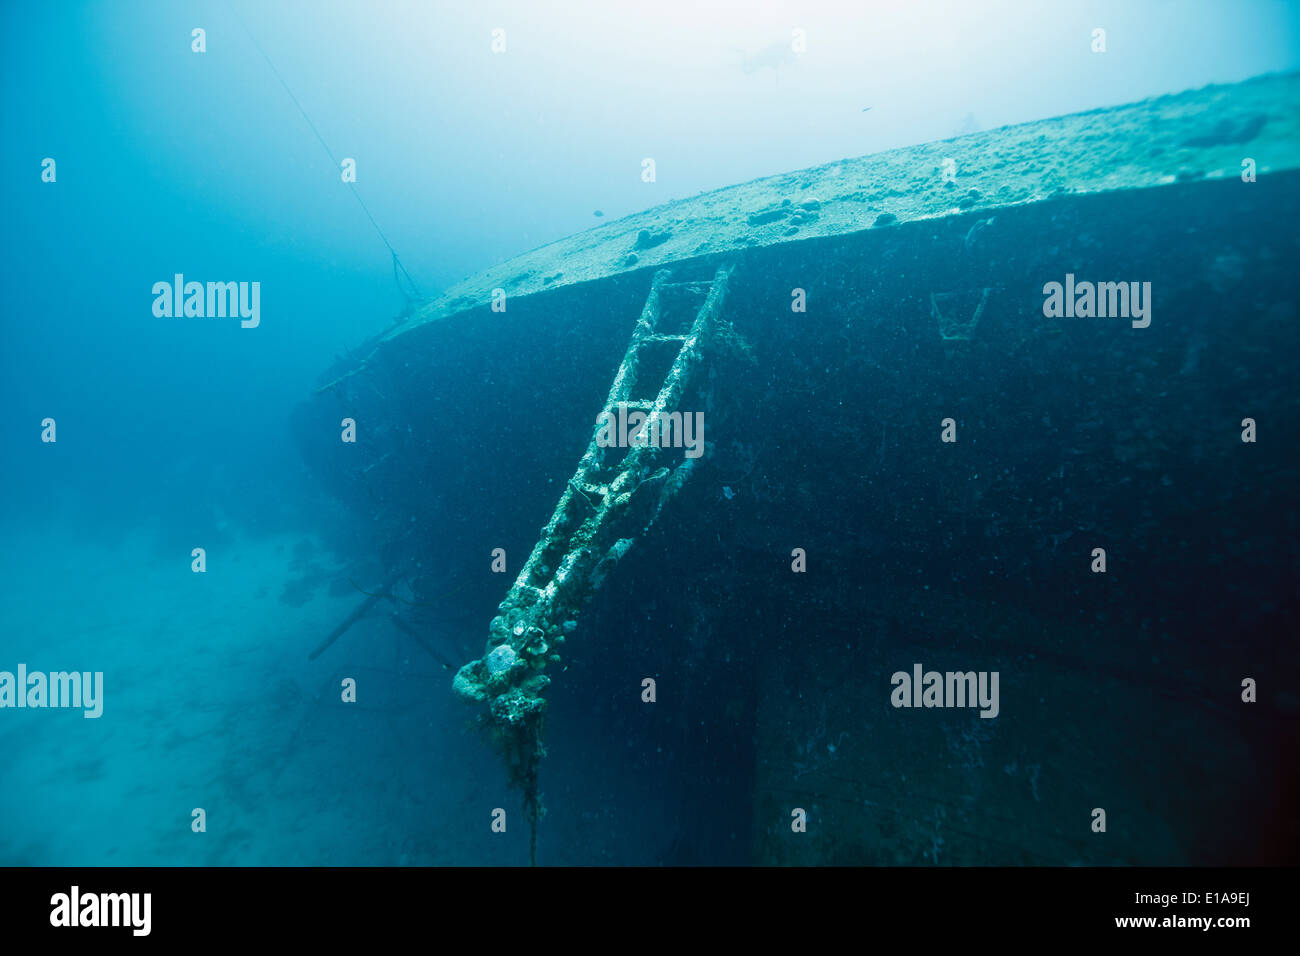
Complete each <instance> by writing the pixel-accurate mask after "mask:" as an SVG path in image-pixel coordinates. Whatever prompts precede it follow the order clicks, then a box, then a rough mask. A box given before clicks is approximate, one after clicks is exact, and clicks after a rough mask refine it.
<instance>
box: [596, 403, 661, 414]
mask: <svg viewBox="0 0 1300 956" xmlns="http://www.w3.org/2000/svg"><path fill="white" fill-rule="evenodd" d="M620 405H626V406H627V408H628V411H632V412H648V411H650V409H652V408H654V407H655V403H654V401H653V400H651V401H635V402H628V401H623V402H615V403H614V404H613V405H611V406H609V408H607V409H605V410H606V411H607V412H611V413H613V412H617V411H618V407H619V406H620Z"/></svg>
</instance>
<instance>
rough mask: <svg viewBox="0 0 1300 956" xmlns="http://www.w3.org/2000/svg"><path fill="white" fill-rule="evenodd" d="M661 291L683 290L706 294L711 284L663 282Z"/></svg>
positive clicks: (711, 286)
mask: <svg viewBox="0 0 1300 956" xmlns="http://www.w3.org/2000/svg"><path fill="white" fill-rule="evenodd" d="M660 288H661V289H685V290H687V291H689V292H708V291H709V290H710V289H712V288H713V283H712V282H665V283H664V284H663V285H662V286H660Z"/></svg>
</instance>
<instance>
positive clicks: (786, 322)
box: [300, 80, 1300, 864]
mask: <svg viewBox="0 0 1300 956" xmlns="http://www.w3.org/2000/svg"><path fill="white" fill-rule="evenodd" d="M1273 82H1276V83H1279V84H1282V86H1283V87H1284V88H1286V89H1290V88H1291V87H1292V86H1293V85H1294V83H1293V81H1291V80H1286V81H1282V80H1278V81H1273ZM1247 92H1248V93H1249V95H1250V96H1251V97H1254V98H1256V99H1257V98H1258V97H1259V96H1260V95H1261V94H1260V91H1259V89H1258V87H1250V89H1249V90H1248V91H1247ZM1188 95H1189V96H1195V95H1209V94H1188ZM1214 95H1215V96H1220V97H1221V96H1222V95H1224V94H1222V93H1221V92H1219V93H1215V94H1214ZM1243 95H1245V94H1243ZM1251 102H1252V103H1253V102H1255V100H1254V99H1252V101H1251ZM1216 128H1217V127H1216ZM1291 132H1293V130H1292V131H1290V132H1288V133H1287V135H1288V136H1290V135H1291ZM999 133H1001V134H1004V135H1007V134H1006V131H998V133H994V134H987V135H988V136H989V137H990V138H991V139H990V140H989V141H988V142H991V143H993V144H994V145H995V144H996V142H997V141H996V137H997V136H998V135H999ZM1225 135H1226V134H1225ZM1221 138H1222V137H1221ZM1228 138H1229V139H1231V137H1230V136H1229V137H1228ZM1280 141H1283V142H1290V141H1289V140H1287V139H1286V137H1282V139H1281V140H1280ZM1223 146H1224V144H1222V143H1218V144H1215V143H1210V144H1207V145H1205V146H1204V148H1205V149H1222V148H1223ZM1198 148H1201V147H1198V146H1196V145H1195V144H1193V145H1192V146H1189V147H1188V149H1189V150H1195V149H1198ZM1229 148H1231V149H1233V150H1234V151H1235V152H1236V153H1241V151H1242V150H1243V149H1245V148H1246V147H1245V146H1237V145H1233V144H1229ZM1294 155H1295V154H1294V151H1293V152H1292V156H1294ZM1185 161H1186V157H1183V158H1182V159H1180V161H1179V162H1180V163H1183V162H1185ZM1216 161H1218V160H1217V159H1216ZM1276 165H1277V166H1283V165H1285V164H1282V163H1280V162H1279V163H1277V164H1276ZM1168 179H1172V180H1174V181H1169V182H1159V183H1156V182H1153V181H1151V180H1150V179H1142V178H1141V177H1135V178H1134V182H1136V183H1138V184H1137V185H1132V186H1125V185H1124V184H1123V183H1118V184H1115V188H1097V189H1094V190H1084V189H1079V190H1074V191H1071V190H1068V189H1066V190H1059V191H1056V192H1055V193H1054V194H1052V195H1048V196H1045V197H1041V198H1037V199H1034V200H1033V201H1021V202H1015V203H1010V204H1004V205H999V204H996V203H993V202H986V203H975V204H973V205H972V204H966V205H968V206H970V208H961V207H960V206H958V207H955V208H951V209H950V210H949V211H948V212H947V213H946V214H944V215H931V216H928V217H925V218H918V219H915V220H912V221H901V222H900V221H890V220H888V219H886V220H884V221H882V222H881V223H880V224H879V225H873V223H875V222H876V219H872V220H870V221H869V222H864V223H862V224H861V226H860V228H858V229H856V230H854V231H849V232H843V233H838V234H832V235H823V236H812V237H811V238H806V239H801V240H800V241H777V242H771V243H767V244H755V245H742V246H740V247H727V248H719V249H710V250H708V251H706V253H705V254H702V255H698V256H679V257H678V258H676V259H671V260H669V261H663V260H656V261H653V262H650V263H647V264H645V265H643V266H641V267H639V268H623V267H622V266H620V271H618V272H616V273H613V274H608V275H604V276H600V277H593V278H591V279H589V280H587V281H571V282H568V283H567V284H561V285H558V286H557V287H555V288H552V289H541V290H536V291H531V292H527V293H526V294H522V295H519V296H513V295H512V296H511V297H510V298H509V301H508V307H507V309H506V311H505V312H494V311H492V310H491V308H490V306H488V305H487V304H486V303H484V304H466V303H463V305H464V306H465V307H463V308H460V309H459V310H449V307H448V306H447V305H446V303H443V304H442V305H440V306H438V307H437V309H436V310H435V311H436V312H438V314H437V315H430V316H426V317H425V319H424V320H422V321H419V322H416V323H414V324H412V325H411V326H410V327H408V328H403V329H400V330H398V331H397V332H396V333H391V334H390V335H389V336H387V337H385V338H383V339H381V340H378V341H376V342H373V343H370V344H369V345H368V346H367V347H366V349H364V350H363V351H362V354H360V355H359V356H358V357H357V359H355V360H352V361H350V362H345V363H344V364H343V365H341V366H340V367H339V368H336V369H334V370H331V373H330V374H329V375H328V376H326V380H325V381H324V382H323V386H324V387H323V389H322V392H321V393H320V394H319V395H318V396H317V398H316V399H315V400H314V402H313V403H312V404H311V405H310V406H309V407H308V408H306V409H304V411H303V413H302V415H303V426H304V427H303V428H301V429H300V432H301V433H302V434H317V435H321V436H325V437H322V438H320V439H319V440H318V441H310V442H308V444H307V445H306V447H305V453H306V455H307V457H308V460H309V461H311V462H312V463H313V464H314V465H315V466H316V467H317V470H318V471H319V472H320V473H321V475H322V477H323V478H324V479H325V480H326V481H328V482H329V483H331V484H332V485H333V487H334V488H335V489H336V491H337V492H338V493H339V495H340V497H342V498H343V499H344V500H345V501H347V502H349V503H351V504H352V505H353V506H354V507H355V508H356V510H357V511H358V513H360V514H361V515H363V516H364V517H365V518H366V519H367V520H369V521H370V522H372V524H373V527H374V529H375V534H376V539H377V540H378V541H379V542H380V543H381V544H382V554H381V555H380V556H378V557H377V564H381V565H383V570H382V573H391V572H392V571H393V570H394V569H400V570H401V572H402V573H403V574H404V575H405V577H406V578H407V580H408V581H410V582H411V589H412V592H413V593H414V594H415V595H416V596H418V597H421V598H423V599H427V600H432V599H435V598H441V599H442V603H443V604H444V605H445V608H446V620H448V621H450V622H451V623H452V624H453V625H454V626H456V627H461V628H464V629H465V630H464V635H465V636H464V640H465V643H467V644H473V645H474V646H473V647H472V648H471V651H472V653H474V654H477V653H479V651H480V647H481V642H482V641H483V640H484V639H485V638H486V637H487V624H488V621H489V619H491V618H492V617H493V616H494V615H495V614H496V613H497V611H496V606H497V603H498V602H500V601H501V599H502V597H503V595H504V594H505V591H506V589H507V587H508V585H509V581H510V580H513V576H514V573H515V572H516V571H517V570H518V568H519V566H520V564H521V563H522V561H523V560H524V559H525V557H526V556H527V555H528V553H529V551H530V550H531V549H532V547H533V544H534V543H535V541H536V540H537V536H538V529H539V528H540V527H541V526H542V525H543V524H544V523H545V522H546V519H547V517H548V515H550V513H551V510H552V508H553V507H554V505H555V502H556V499H557V497H558V496H559V494H560V492H561V489H562V488H563V487H564V485H565V482H566V480H567V479H568V478H569V476H570V474H571V473H572V471H573V468H574V465H575V463H576V461H577V460H578V458H579V457H580V456H581V455H582V452H583V449H584V448H585V447H586V446H587V443H588V442H589V440H590V439H591V434H592V425H593V418H594V416H595V414H596V412H597V411H599V410H600V408H601V407H602V403H603V400H604V396H605V393H606V392H607V390H608V389H609V382H610V377H611V375H612V373H613V370H614V369H615V368H616V367H617V366H618V364H619V360H620V357H621V356H622V355H623V352H624V349H625V348H626V346H627V342H628V336H629V334H630V332H631V329H632V325H633V323H634V321H635V319H636V316H637V315H638V313H639V312H640V310H641V308H642V304H643V302H644V301H645V299H646V294H647V290H648V288H649V286H650V283H651V281H652V277H653V275H654V273H655V271H656V270H657V269H659V268H665V267H666V268H669V269H671V270H672V272H673V276H674V279H681V280H685V279H700V278H704V277H706V276H708V275H711V274H713V272H714V271H715V270H716V269H717V268H718V267H719V266H722V265H729V266H733V267H734V273H733V276H732V280H731V289H730V292H729V294H728V297H727V305H726V315H725V319H726V320H727V322H728V323H729V325H730V329H731V330H732V331H734V337H733V341H732V347H731V348H728V349H726V350H720V351H718V352H717V354H716V355H714V356H713V358H712V362H711V366H710V368H709V376H710V382H711V392H712V405H711V407H710V408H709V409H707V410H706V414H705V438H706V441H707V447H706V452H705V454H704V455H703V457H702V458H701V459H700V461H699V462H698V467H697V468H696V469H695V474H694V475H693V477H692V478H691V480H690V481H689V482H688V483H687V484H686V485H685V486H684V487H683V489H682V490H681V492H680V494H679V495H678V496H677V497H676V498H675V499H674V500H673V501H672V502H671V505H670V506H669V507H668V508H667V509H666V510H665V513H664V514H663V515H662V517H661V518H660V519H659V521H658V522H657V523H656V524H655V526H654V527H653V528H652V529H651V530H650V531H649V532H647V533H646V535H645V536H644V540H642V541H640V542H639V543H638V546H637V548H635V549H634V550H632V551H631V552H630V553H629V554H628V556H627V557H626V558H625V559H623V560H622V561H620V562H619V563H618V565H617V567H616V568H615V569H614V570H613V571H612V572H611V573H610V575H609V577H608V579H607V580H606V582H605V584H604V586H603V588H602V589H601V590H600V591H599V593H597V594H596V595H595V597H594V598H593V600H592V602H591V604H590V605H589V606H588V607H587V608H586V610H585V611H584V613H583V616H582V618H581V620H580V622H579V626H578V630H577V633H575V634H574V635H572V637H571V639H570V642H569V650H570V651H571V652H572V654H573V658H572V660H571V661H570V662H569V664H568V665H567V670H564V671H563V672H561V673H556V671H555V670H554V669H552V671H550V672H549V673H552V674H553V676H555V678H556V680H555V684H554V686H553V688H552V690H551V691H549V692H548V694H549V695H550V697H551V712H550V716H549V717H548V721H549V730H548V733H549V735H550V736H551V737H552V738H553V739H555V740H556V741H557V742H563V741H567V744H560V749H562V750H567V751H568V756H567V757H564V758H562V760H563V761H566V763H564V765H565V766H567V767H569V768H570V770H572V768H573V767H575V766H577V765H579V764H580V763H581V761H580V760H578V759H577V757H576V755H575V754H574V751H578V752H579V753H580V752H581V751H582V750H584V749H590V751H591V752H605V753H614V754H618V755H619V758H620V759H621V760H622V761H623V762H624V764H625V765H626V766H630V767H632V768H634V769H635V770H636V772H637V774H638V775H639V776H640V778H641V780H642V784H643V786H644V788H646V789H647V790H648V791H653V792H655V793H658V794H659V796H660V797H661V799H662V802H663V804H664V805H665V806H669V807H671V808H672V809H671V810H670V811H667V812H666V816H665V819H664V826H665V828H666V829H670V830H672V831H673V832H674V833H675V834H676V839H673V838H672V835H671V834H666V837H665V841H664V846H663V847H660V848H659V850H657V851H650V850H646V851H645V853H646V857H645V859H644V862H650V861H653V860H655V859H662V860H666V861H668V862H760V863H796V864H797V863H882V864H883V863H908V864H917V863H927V862H928V863H939V864H949V863H956V864H973V863H1004V864H1020V863H1031V864H1032V863H1051V864H1072V863H1105V864H1112V863H1141V864H1187V863H1202V864H1208V863H1224V862H1260V861H1275V862H1276V861H1281V860H1283V859H1285V858H1287V854H1289V853H1290V852H1292V848H1293V847H1294V846H1295V841H1296V837H1297V831H1296V829H1295V826H1296V824H1295V815H1294V814H1295V811H1294V807H1295V806H1296V796H1297V791H1296V789H1295V780H1294V777H1293V776H1291V777H1288V774H1293V773H1294V768H1295V766H1296V760H1295V758H1296V756H1297V743H1296V742H1297V739H1298V735H1300V701H1298V700H1297V697H1296V696H1295V691H1294V688H1296V687H1297V686H1300V682H1298V679H1300V668H1298V667H1297V656H1296V654H1295V653H1294V650H1293V649H1292V647H1293V640H1292V638H1293V636H1294V634H1296V633H1297V632H1300V628H1298V627H1297V624H1298V623H1300V621H1298V620H1297V617H1298V615H1297V601H1296V593H1295V586H1294V582H1295V580H1296V574H1297V570H1300V561H1298V559H1297V554H1296V546H1295V540H1296V531H1297V523H1298V522H1297V513H1296V503H1295V494H1294V489H1295V488H1296V487H1297V486H1298V485H1297V479H1298V478H1300V465H1298V456H1297V448H1300V407H1298V405H1300V402H1298V401H1297V392H1296V388H1295V381H1296V371H1297V361H1296V356H1297V354H1300V325H1297V314H1296V295H1295V282H1294V278H1293V276H1294V270H1295V263H1296V262H1297V261H1298V259H1300V241H1297V233H1296V229H1295V227H1294V223H1295V222H1296V221H1297V218H1298V217H1300V173H1297V172H1296V171H1295V170H1294V169H1289V168H1274V169H1272V170H1271V171H1269V172H1268V173H1267V174H1265V175H1260V176H1259V178H1258V181H1257V182H1243V181H1242V180H1241V178H1240V177H1238V176H1235V175H1233V176H1220V177H1215V178H1208V179H1207V178H1202V177H1200V176H1196V175H1187V174H1184V175H1183V176H1182V177H1181V178H1176V177H1173V176H1170V177H1168ZM983 194H984V195H986V196H995V195H996V190H986V191H985V192H984V193H983ZM799 199H800V196H798V195H796V196H794V200H795V202H794V203H792V205H795V206H797V205H798V204H799V203H798V200H799ZM776 205H777V208H779V203H777V204H776ZM826 218H827V219H830V218H831V217H830V216H829V215H828V216H827V217H826ZM787 228H788V227H787ZM724 245H725V243H724ZM619 261H620V262H625V261H626V260H625V258H623V259H620V260H619ZM506 271H509V270H506ZM542 271H546V270H542ZM1067 273H1069V274H1072V275H1073V276H1075V277H1076V278H1077V279H1078V280H1079V281H1094V282H1106V281H1116V282H1120V281H1122V282H1130V281H1131V282H1149V283H1150V288H1151V299H1150V324H1149V326H1147V327H1145V328H1135V327H1134V326H1133V323H1132V322H1131V321H1130V320H1129V319H1128V318H1117V317H1111V318H1096V317H1092V318H1065V317H1062V318H1049V317H1047V316H1045V315H1044V298H1045V296H1044V284H1045V283H1048V282H1064V281H1065V279H1066V274H1067ZM530 281H531V280H530ZM484 287H485V288H486V285H485V286H484ZM794 290H803V293H804V296H805V297H806V311H802V312H800V311H793V310H792V308H791V305H792V302H793V301H795V293H794ZM464 295H466V296H467V294H464ZM467 297H468V298H473V296H467ZM340 414H344V415H348V416H351V417H353V418H355V419H356V420H357V422H358V426H359V435H360V436H361V438H360V440H359V441H358V444H357V446H355V447H350V448H347V449H346V455H347V456H348V457H347V458H346V459H344V458H343V457H341V456H342V455H343V454H344V453H343V452H341V451H340V449H339V448H338V442H337V439H336V437H331V436H336V435H337V428H336V425H337V420H338V418H339V417H340ZM1247 418H1250V419H1254V420H1255V421H1256V423H1257V427H1258V434H1259V439H1258V441H1257V442H1254V443H1245V442H1243V441H1242V438H1241V435H1242V428H1243V425H1242V422H1243V419H1247ZM945 419H952V420H953V423H954V425H955V429H956V439H957V440H956V441H955V442H943V441H941V440H940V438H941V431H942V428H943V425H942V423H943V421H944V420H945ZM494 548H504V549H505V552H506V555H507V556H508V564H509V571H510V573H509V574H492V573H490V572H489V570H488V566H489V561H490V555H491V553H492V551H493V549H494ZM1094 548H1104V549H1105V551H1106V554H1107V569H1106V572H1105V573H1100V574H1099V573H1094V572H1093V571H1092V570H1091V565H1092V562H1093V560H1094V555H1093V549H1094ZM794 549H803V551H804V552H805V554H806V561H807V566H806V571H803V572H795V571H794V570H792V560H794V559H793V557H792V552H793V551H794ZM377 573H379V572H377ZM448 592H451V593H453V594H454V596H453V597H450V598H447V597H445V595H446V594H447V593H448ZM915 663H920V664H922V665H924V667H925V668H926V669H927V670H929V669H934V670H939V671H950V670H956V671H989V672H992V671H997V672H998V673H999V674H1000V677H1001V692H1000V712H999V714H998V716H997V717H996V718H995V719H982V718H980V716H979V714H978V712H977V711H976V710H974V709H964V710H962V709H943V708H937V709H927V708H921V709H916V708H897V707H894V706H892V705H891V699H890V695H891V690H892V686H891V675H892V674H893V673H895V672H898V671H905V672H910V671H911V669H912V667H913V665H914V664H915ZM644 677H654V678H655V679H656V681H657V682H658V701H657V702H656V703H655V704H653V705H647V704H645V703H643V702H642V701H641V697H640V692H641V681H642V679H643V678H644ZM1247 677H1252V678H1254V679H1256V680H1257V681H1258V682H1259V686H1260V688H1261V692H1260V699H1259V701H1258V703H1255V704H1249V705H1248V704H1243V703H1242V702H1241V698H1240V694H1241V681H1242V680H1243V678H1247ZM449 683H450V681H449ZM565 772H569V771H565ZM585 773H586V774H588V775H590V776H591V777H598V776H599V774H600V770H599V768H597V767H588V768H586V770H585ZM543 789H545V787H544V788H543ZM549 802H551V803H552V804H553V806H552V813H553V814H555V815H557V816H562V815H563V814H564V813H565V809H564V807H563V806H562V805H561V804H560V803H559V802H557V801H556V800H551V801H549ZM796 808H799V809H802V810H804V811H806V812H807V816H808V826H807V832H803V833H796V832H793V831H792V828H791V819H792V817H791V814H792V811H794V810H795V809H796ZM1095 808H1103V809H1105V811H1106V815H1107V818H1108V826H1107V830H1106V832H1105V833H1096V832H1093V830H1092V829H1091V824H1092V820H1093V816H1092V814H1093V811H1094V809H1095ZM558 825H560V824H557V826H558ZM670 844H671V849H669V848H668V847H669V845H670ZM577 860H578V858H575V859H574V861H575V862H576V861H577Z"/></svg>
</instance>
